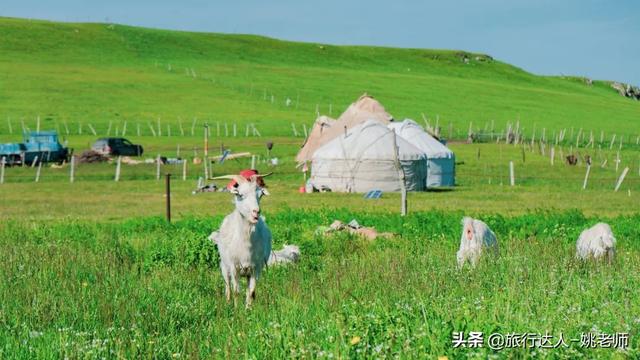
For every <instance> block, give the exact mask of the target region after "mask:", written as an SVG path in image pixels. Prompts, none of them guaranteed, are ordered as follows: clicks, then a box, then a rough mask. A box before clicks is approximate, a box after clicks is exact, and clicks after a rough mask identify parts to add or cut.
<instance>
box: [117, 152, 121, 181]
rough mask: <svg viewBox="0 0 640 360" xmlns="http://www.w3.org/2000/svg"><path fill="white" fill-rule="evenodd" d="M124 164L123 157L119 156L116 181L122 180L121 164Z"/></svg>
mask: <svg viewBox="0 0 640 360" xmlns="http://www.w3.org/2000/svg"><path fill="white" fill-rule="evenodd" d="M121 164H122V157H121V156H118V160H117V161H116V177H115V181H116V182H118V181H120V166H121Z"/></svg>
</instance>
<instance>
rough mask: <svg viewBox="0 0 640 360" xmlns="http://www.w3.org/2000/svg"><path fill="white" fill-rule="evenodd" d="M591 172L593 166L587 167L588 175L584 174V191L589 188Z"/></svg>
mask: <svg viewBox="0 0 640 360" xmlns="http://www.w3.org/2000/svg"><path fill="white" fill-rule="evenodd" d="M590 172H591V165H587V173H586V174H584V182H583V183H582V190H584V189H586V188H587V182H588V181H589V173H590Z"/></svg>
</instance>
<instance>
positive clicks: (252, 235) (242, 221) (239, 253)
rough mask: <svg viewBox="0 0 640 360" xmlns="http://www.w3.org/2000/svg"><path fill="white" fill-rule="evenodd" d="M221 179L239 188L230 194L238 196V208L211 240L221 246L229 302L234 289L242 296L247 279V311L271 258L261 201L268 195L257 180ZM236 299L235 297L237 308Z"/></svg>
mask: <svg viewBox="0 0 640 360" xmlns="http://www.w3.org/2000/svg"><path fill="white" fill-rule="evenodd" d="M220 178H228V179H234V180H235V181H236V182H237V183H238V186H237V187H233V188H232V189H231V190H230V192H231V193H232V194H233V195H234V196H235V205H236V208H235V210H233V212H232V213H231V214H229V215H227V216H226V217H225V218H224V220H223V221H222V225H221V226H220V230H219V231H218V233H217V234H215V233H213V234H211V236H210V238H212V240H214V241H215V242H216V243H217V244H218V252H219V253H220V270H221V271H222V277H223V279H224V285H225V296H226V298H227V301H230V300H231V288H230V286H232V287H233V291H234V293H235V294H237V293H239V292H240V284H239V280H240V277H246V278H247V282H248V286H247V296H246V307H247V308H249V307H250V306H251V303H252V302H253V299H255V295H256V282H257V280H258V278H259V277H260V273H261V272H262V269H263V268H264V266H265V265H266V264H267V261H268V260H269V256H270V255H271V231H269V228H268V227H267V225H266V223H265V222H264V220H263V219H262V217H261V216H260V205H259V201H260V197H261V196H262V195H269V193H268V191H267V190H266V189H263V188H261V187H259V186H258V184H257V182H256V179H257V176H252V177H251V179H250V180H247V179H245V178H244V177H242V176H238V175H232V176H225V177H220ZM235 300H236V298H235V297H234V304H235Z"/></svg>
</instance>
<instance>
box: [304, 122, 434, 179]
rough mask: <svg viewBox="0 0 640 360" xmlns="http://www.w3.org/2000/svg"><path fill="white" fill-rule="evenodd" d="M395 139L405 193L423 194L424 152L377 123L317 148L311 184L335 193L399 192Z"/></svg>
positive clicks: (363, 125) (368, 123)
mask: <svg viewBox="0 0 640 360" xmlns="http://www.w3.org/2000/svg"><path fill="white" fill-rule="evenodd" d="M394 138H395V142H396V146H397V147H398V159H399V162H400V166H401V169H402V171H403V172H404V176H405V185H406V188H407V190H408V191H421V190H424V189H425V184H426V175H427V157H426V155H425V153H424V151H422V150H420V149H418V148H417V147H415V146H413V145H411V144H410V143H409V142H408V141H407V140H405V139H403V138H402V137H400V136H397V135H396V133H395V132H394V131H392V130H390V129H389V128H387V127H386V126H385V125H384V124H383V123H380V122H379V121H376V120H367V121H365V122H364V123H362V124H360V125H358V126H355V127H353V128H352V129H349V130H348V131H347V134H346V136H345V135H344V134H343V135H340V136H337V137H336V138H334V139H333V140H331V141H329V142H328V143H326V144H324V145H323V146H322V147H320V148H318V149H317V150H316V151H315V152H314V154H313V158H312V165H311V178H310V182H311V184H312V185H313V186H314V187H316V188H322V187H328V188H329V189H331V191H338V192H367V191H369V190H382V191H387V192H391V191H399V190H400V181H399V178H400V174H399V171H398V169H397V168H396V164H395V160H394V159H395V157H394V152H395V151H396V149H395V148H394Z"/></svg>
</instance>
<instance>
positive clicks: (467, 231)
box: [462, 217, 476, 243]
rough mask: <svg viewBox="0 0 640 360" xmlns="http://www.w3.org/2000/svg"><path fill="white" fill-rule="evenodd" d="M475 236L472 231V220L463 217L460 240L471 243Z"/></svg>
mask: <svg viewBox="0 0 640 360" xmlns="http://www.w3.org/2000/svg"><path fill="white" fill-rule="evenodd" d="M475 237H476V234H475V230H474V229H473V219H472V218H470V217H465V218H464V219H462V239H463V240H466V242H468V243H471V242H473V240H474V239H475Z"/></svg>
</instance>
